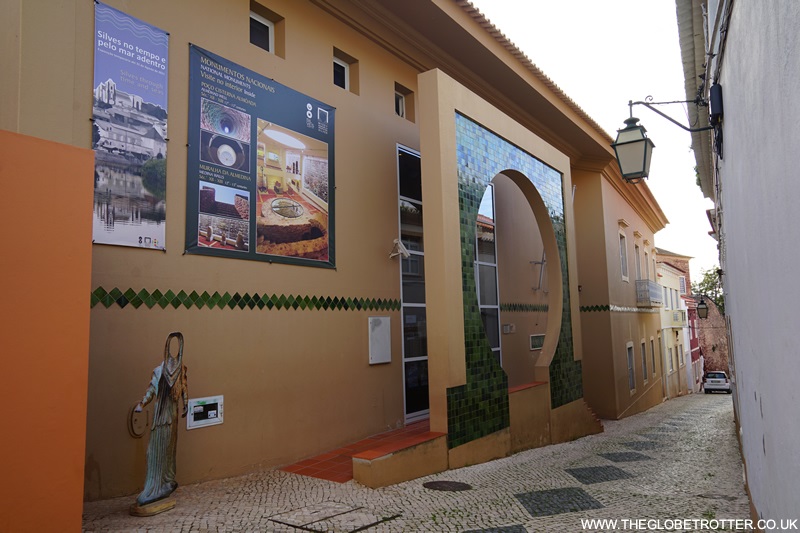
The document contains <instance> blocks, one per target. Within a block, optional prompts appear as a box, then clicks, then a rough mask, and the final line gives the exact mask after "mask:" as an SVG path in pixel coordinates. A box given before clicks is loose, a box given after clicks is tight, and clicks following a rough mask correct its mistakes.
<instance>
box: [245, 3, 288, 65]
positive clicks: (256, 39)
mask: <svg viewBox="0 0 800 533" xmlns="http://www.w3.org/2000/svg"><path fill="white" fill-rule="evenodd" d="M283 27H284V26H283V17H282V16H280V15H278V14H277V13H275V12H274V11H272V10H270V9H267V8H266V7H264V6H262V5H261V4H259V3H258V2H257V1H255V0H250V44H253V45H255V46H258V47H259V48H261V49H263V50H266V51H267V52H269V53H270V54H274V55H276V56H278V57H284V46H283V41H284V37H283V35H284V29H283Z"/></svg>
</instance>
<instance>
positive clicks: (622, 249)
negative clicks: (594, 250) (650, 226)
mask: <svg viewBox="0 0 800 533" xmlns="http://www.w3.org/2000/svg"><path fill="white" fill-rule="evenodd" d="M619 263H620V267H621V269H622V279H623V280H625V281H628V240H627V239H626V238H625V234H624V233H622V232H620V233H619Z"/></svg>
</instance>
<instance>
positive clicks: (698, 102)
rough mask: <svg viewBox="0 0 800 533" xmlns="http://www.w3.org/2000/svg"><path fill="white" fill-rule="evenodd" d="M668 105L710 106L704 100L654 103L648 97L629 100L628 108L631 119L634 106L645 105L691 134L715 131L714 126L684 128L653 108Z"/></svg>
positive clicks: (651, 98)
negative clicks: (642, 99)
mask: <svg viewBox="0 0 800 533" xmlns="http://www.w3.org/2000/svg"><path fill="white" fill-rule="evenodd" d="M666 104H695V105H697V106H708V102H707V101H705V100H703V99H702V98H697V99H695V100H673V101H671V102H653V97H652V96H648V97H646V98H645V99H644V101H638V102H634V101H632V100H629V101H628V108H629V109H630V114H631V117H633V106H635V105H643V106H645V107H646V108H647V109H649V110H650V111H653V112H654V113H657V114H659V115H661V116H662V117H664V118H665V119H667V120H669V121H670V122H672V123H673V124H675V125H676V126H679V127H681V128H682V129H684V130H686V131H688V132H689V133H696V132H698V131H708V130H713V129H714V126H703V127H701V128H690V127H688V126H684V125H683V124H681V123H680V122H678V121H677V120H675V119H674V118H672V117H671V116H669V115H667V114H666V113H663V112H662V111H659V110H658V109H656V108H655V107H653V106H656V105H666Z"/></svg>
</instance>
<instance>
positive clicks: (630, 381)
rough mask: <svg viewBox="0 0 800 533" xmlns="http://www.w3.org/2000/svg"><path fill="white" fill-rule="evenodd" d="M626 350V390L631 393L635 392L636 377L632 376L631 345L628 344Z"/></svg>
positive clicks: (630, 343)
mask: <svg viewBox="0 0 800 533" xmlns="http://www.w3.org/2000/svg"><path fill="white" fill-rule="evenodd" d="M627 350H628V388H629V389H630V390H631V392H633V391H635V390H636V376H635V375H634V374H633V343H632V342H629V343H628V346H627Z"/></svg>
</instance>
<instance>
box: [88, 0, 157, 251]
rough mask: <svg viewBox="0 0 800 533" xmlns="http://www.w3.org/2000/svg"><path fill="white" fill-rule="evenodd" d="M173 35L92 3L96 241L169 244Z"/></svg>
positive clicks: (146, 246) (153, 244) (155, 244)
mask: <svg viewBox="0 0 800 533" xmlns="http://www.w3.org/2000/svg"><path fill="white" fill-rule="evenodd" d="M168 50H169V35H168V34H167V33H165V32H164V31H162V30H160V29H158V28H155V27H153V26H151V25H149V24H146V23H144V22H142V21H140V20H138V19H135V18H133V17H131V16H129V15H127V14H125V13H123V12H121V11H118V10H116V9H114V8H111V7H109V6H106V5H103V4H99V3H97V4H95V50H94V102H93V112H92V117H93V118H92V120H93V126H92V148H93V149H94V152H95V171H94V226H93V230H92V236H93V240H94V242H96V243H101V244H116V245H121V246H136V247H142V248H153V249H159V250H163V249H164V234H165V220H166V208H165V197H166V186H167V182H166V179H167V77H168V76H167V73H168V71H169V69H168V64H167V56H168Z"/></svg>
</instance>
